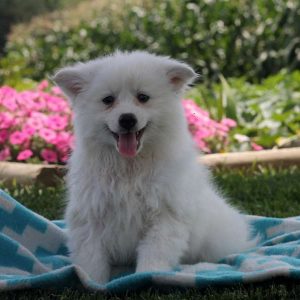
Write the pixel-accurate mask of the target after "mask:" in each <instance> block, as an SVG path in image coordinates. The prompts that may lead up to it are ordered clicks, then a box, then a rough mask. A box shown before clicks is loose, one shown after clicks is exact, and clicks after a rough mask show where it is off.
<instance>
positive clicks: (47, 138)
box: [39, 128, 56, 143]
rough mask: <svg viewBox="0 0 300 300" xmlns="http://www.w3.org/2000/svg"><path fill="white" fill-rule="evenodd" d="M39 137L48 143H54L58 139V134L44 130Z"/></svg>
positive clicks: (40, 131) (41, 130)
mask: <svg viewBox="0 0 300 300" xmlns="http://www.w3.org/2000/svg"><path fill="white" fill-rule="evenodd" d="M39 136H40V137H41V138H42V139H44V140H45V141H46V142H47V143H53V141H54V140H55V138H56V133H55V132H54V131H53V130H51V129H47V128H42V129H40V130H39Z"/></svg>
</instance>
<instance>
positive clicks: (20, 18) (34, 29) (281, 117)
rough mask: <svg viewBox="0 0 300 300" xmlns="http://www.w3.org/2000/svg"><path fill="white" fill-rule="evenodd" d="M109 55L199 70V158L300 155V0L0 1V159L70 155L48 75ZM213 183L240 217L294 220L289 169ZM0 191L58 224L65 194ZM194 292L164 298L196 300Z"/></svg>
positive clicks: (298, 173)
mask: <svg viewBox="0 0 300 300" xmlns="http://www.w3.org/2000/svg"><path fill="white" fill-rule="evenodd" d="M116 49H121V50H133V49H142V50H143V49H144V50H148V51H151V52H154V53H157V54H163V55H170V56H172V57H174V58H176V59H179V60H183V61H186V62H188V63H189V64H191V65H192V66H193V67H194V68H195V69H196V71H197V73H198V74H199V75H200V76H199V79H198V81H197V82H196V84H195V85H194V86H193V87H192V89H191V90H190V91H189V92H188V94H187V95H186V97H185V99H183V105H184V109H185V113H186V117H187V120H188V123H189V128H190V131H191V134H192V135H193V138H194V140H195V142H196V144H197V146H198V147H199V150H202V152H205V153H223V152H235V151H245V150H253V151H259V150H262V149H276V148H286V147H297V146H299V145H300V2H299V1H298V0H270V1H263V0H255V1H250V0H235V1H226V0H195V1H187V0H180V1H179V0H165V1H156V0H152V1H150V0H144V1H141V0H126V1H121V0H115V1H108V0H90V1H88V0H39V1H35V0H26V1H22V0H2V1H1V2H0V161H19V162H33V163H38V162H43V163H47V164H56V163H59V164H64V163H65V162H66V160H67V158H68V155H69V153H70V151H71V149H72V147H73V146H74V139H73V136H72V125H71V119H72V114H71V110H70V107H69V104H68V102H67V101H66V99H65V98H64V97H63V95H62V94H61V92H60V90H59V89H58V88H57V87H55V86H54V85H53V84H52V82H51V75H53V74H54V72H55V70H57V69H58V68H59V67H61V66H65V65H67V64H71V63H72V62H76V61H79V60H81V61H86V60H88V59H92V58H96V57H98V56H101V55H104V54H108V53H111V52H112V51H114V50H116ZM215 175H216V178H217V181H218V183H219V185H220V186H221V188H222V189H223V190H224V193H225V194H226V195H228V197H229V198H230V199H231V200H232V201H233V202H234V203H235V204H236V205H238V206H239V207H240V208H241V209H244V210H246V211H247V212H248V213H251V214H261V215H268V216H277V217H283V216H292V215H299V214H300V208H299V203H300V199H299V194H300V187H299V184H297V183H299V179H300V170H299V167H297V166H292V167H290V168H288V169H281V170H278V169H276V170H275V169H273V168H262V167H260V168H258V169H257V168H255V170H254V169H253V170H238V171H230V172H228V171H225V170H217V171H216V172H215ZM237 186H238V188H237ZM1 187H2V188H5V189H6V190H8V191H9V192H10V193H11V194H13V195H14V196H15V197H16V198H17V199H20V201H21V202H23V203H25V204H26V205H27V206H28V207H30V208H32V209H34V210H35V211H37V212H39V213H41V214H43V215H44V216H46V217H49V218H58V217H61V216H62V209H60V208H58V207H60V206H61V205H62V204H61V203H62V198H63V195H64V191H63V187H62V186H60V187H59V188H45V187H37V186H35V187H34V186H29V187H28V186H27V187H24V186H19V185H18V184H15V185H13V186H6V185H3V184H2V185H1ZM274 286H275V287H274ZM298 292H299V289H298V288H297V286H296V285H292V287H291V286H289V285H287V284H283V285H280V287H277V285H276V284H275V285H274V284H273V283H271V284H269V285H267V286H263V287H257V286H256V287H255V288H254V289H249V288H244V287H240V288H238V289H234V290H230V291H228V290H221V291H216V290H208V291H205V292H203V294H202V296H203V297H207V298H209V299H219V297H221V296H222V297H225V298H226V297H229V298H230V299H232V298H234V297H236V298H244V297H246V296H249V294H252V293H254V294H253V295H254V297H255V298H256V299H257V298H259V297H263V295H268V294H274V296H278V295H283V296H282V297H283V298H284V297H287V298H291V297H292V295H294V294H295V295H296V294H297V293H298ZM149 293H150V294H151V292H149V291H148V292H147V293H146V294H144V296H143V297H145V299H148V297H150V294H149ZM176 293H177V292H176ZM197 293H198V292H197V291H194V292H193V291H192V292H188V293H187V294H185V293H183V294H180V295H179V296H178V294H171V296H172V295H173V297H178V299H179V298H180V299H183V298H184V297H188V298H189V297H191V299H192V298H193V297H195V296H196V295H198V294H197ZM41 294H43V291H39V292H37V293H36V294H30V293H29V296H28V295H27V296H28V297H33V296H36V297H38V295H41ZM148 294H149V295H148ZM12 295H14V294H7V297H8V298H9V297H10V296H12ZM43 295H44V296H45V295H46V294H43ZM76 295H77V294H76ZM27 296H26V295H25V297H27ZM64 296H65V297H69V296H70V297H74V294H73V292H72V291H66V292H65V294H64ZM77 296H78V297H81V296H82V297H85V294H80V295H77ZM137 297H139V296H137ZM155 297H158V298H159V297H160V296H155ZM166 297H167V296H166ZM214 297H215V298H214ZM26 299H27V298H26Z"/></svg>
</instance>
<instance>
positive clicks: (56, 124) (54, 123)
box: [46, 115, 68, 130]
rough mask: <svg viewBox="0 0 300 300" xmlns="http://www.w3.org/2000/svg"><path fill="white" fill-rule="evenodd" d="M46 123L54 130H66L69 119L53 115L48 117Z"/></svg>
mask: <svg viewBox="0 0 300 300" xmlns="http://www.w3.org/2000/svg"><path fill="white" fill-rule="evenodd" d="M46 123H47V125H48V127H49V128H51V129H53V130H64V129H65V128H66V127H67V125H68V118H67V116H63V117H61V116H59V115H53V116H49V117H48V120H47V121H46Z"/></svg>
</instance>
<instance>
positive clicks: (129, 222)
mask: <svg viewBox="0 0 300 300" xmlns="http://www.w3.org/2000/svg"><path fill="white" fill-rule="evenodd" d="M104 197H105V198H106V199H105V209H104V210H103V215H102V216H101V220H102V226H103V227H102V228H103V230H102V234H101V239H102V242H103V243H104V244H105V245H106V246H107V249H108V250H109V252H110V254H111V256H112V260H113V261H115V262H118V263H120V262H123V261H127V262H128V261H132V260H134V257H135V253H136V247H137V245H138V243H139V241H140V240H141V239H142V238H143V236H144V235H145V233H146V232H147V230H148V228H149V226H151V224H152V222H153V220H154V218H155V215H156V214H157V213H158V211H159V208H158V202H157V201H156V199H155V195H153V190H152V189H151V188H149V185H147V183H145V186H134V184H130V182H128V184H127V183H126V182H122V183H121V186H118V185H115V188H114V190H112V191H110V192H108V193H106V194H105V196H104Z"/></svg>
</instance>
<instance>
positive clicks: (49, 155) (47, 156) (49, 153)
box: [41, 149, 57, 163]
mask: <svg viewBox="0 0 300 300" xmlns="http://www.w3.org/2000/svg"><path fill="white" fill-rule="evenodd" d="M41 156H42V158H43V159H44V160H45V161H47V162H49V163H56V162H57V154H56V152H54V151H53V150H50V149H44V150H42V152H41Z"/></svg>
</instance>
